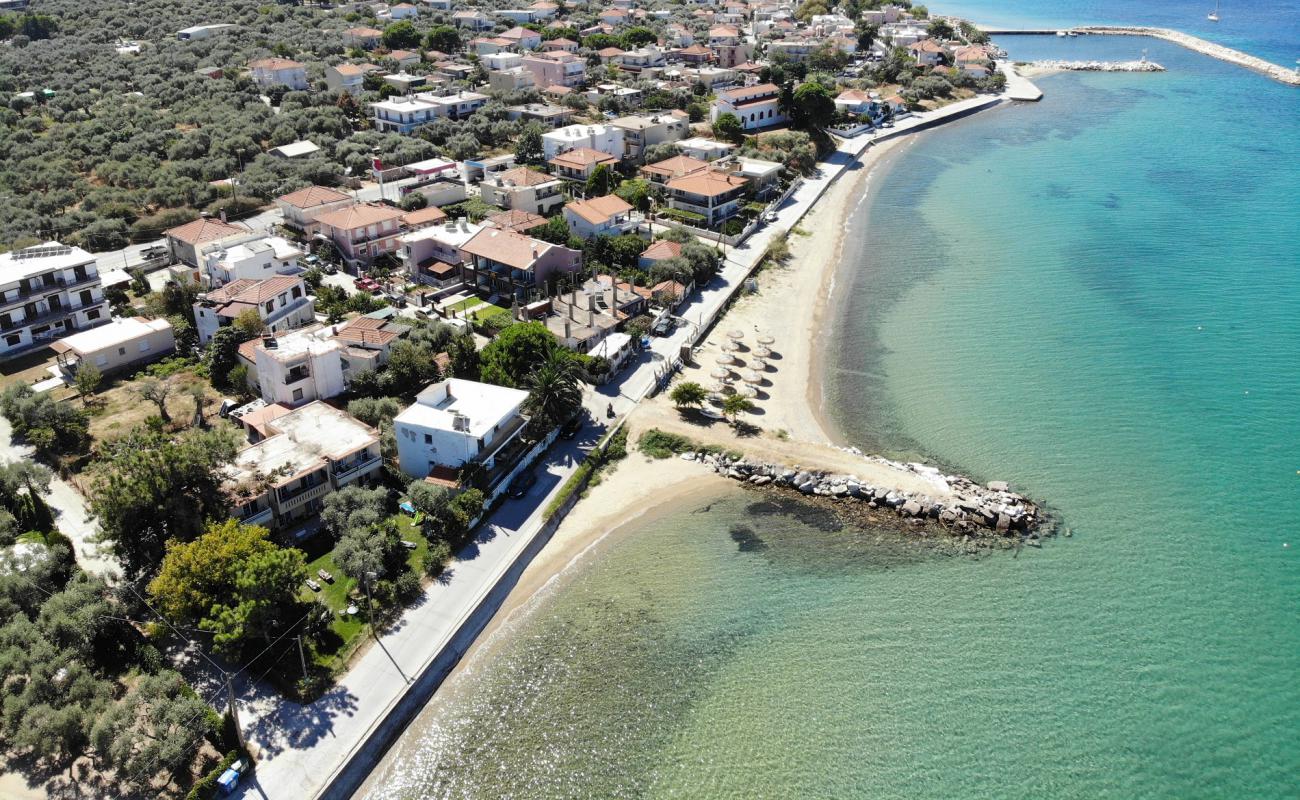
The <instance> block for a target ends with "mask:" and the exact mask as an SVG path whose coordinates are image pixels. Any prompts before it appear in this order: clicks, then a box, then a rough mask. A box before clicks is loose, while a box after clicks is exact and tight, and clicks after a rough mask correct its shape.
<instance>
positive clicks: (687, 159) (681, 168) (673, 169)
mask: <svg viewBox="0 0 1300 800" xmlns="http://www.w3.org/2000/svg"><path fill="white" fill-rule="evenodd" d="M708 166H709V164H708V162H707V161H701V160H700V159H698V158H692V157H691V156H673V157H672V158H665V159H664V160H663V161H656V162H655V163H653V164H646V165H645V166H644V167H641V169H639V170H637V172H638V173H640V175H641V177H643V178H645V179H646V180H648V181H650V182H651V183H653V184H656V185H658V186H667V185H668V181H670V180H672V179H673V178H680V177H681V176H683V175H687V174H690V173H692V172H696V171H698V170H702V169H705V168H706V167H708Z"/></svg>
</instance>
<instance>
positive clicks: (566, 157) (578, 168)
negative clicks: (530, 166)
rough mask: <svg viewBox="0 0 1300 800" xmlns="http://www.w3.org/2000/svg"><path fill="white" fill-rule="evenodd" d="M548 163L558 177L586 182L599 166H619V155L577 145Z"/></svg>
mask: <svg viewBox="0 0 1300 800" xmlns="http://www.w3.org/2000/svg"><path fill="white" fill-rule="evenodd" d="M546 163H547V164H549V165H550V166H551V168H552V169H553V170H555V176H556V177H558V178H563V179H564V180H566V181H575V182H577V183H586V182H587V180H588V179H589V178H590V177H591V176H592V175H593V174H594V173H595V172H596V170H597V169H598V168H599V167H602V166H603V167H607V168H609V169H613V168H614V167H616V166H618V157H616V156H612V155H610V154H609V153H602V152H601V151H599V150H592V149H591V148H590V147H577V148H574V149H573V150H565V151H564V152H563V153H560V154H559V155H557V156H556V157H555V158H552V159H551V160H550V161H547V162H546Z"/></svg>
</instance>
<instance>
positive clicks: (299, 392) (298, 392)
mask: <svg viewBox="0 0 1300 800" xmlns="http://www.w3.org/2000/svg"><path fill="white" fill-rule="evenodd" d="M293 399H294V402H297V401H299V400H301V399H302V389H294V390H293Z"/></svg>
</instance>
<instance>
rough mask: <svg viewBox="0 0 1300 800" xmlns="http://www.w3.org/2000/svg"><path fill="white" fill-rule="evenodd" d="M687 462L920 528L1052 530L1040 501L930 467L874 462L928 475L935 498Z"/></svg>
mask: <svg viewBox="0 0 1300 800" xmlns="http://www.w3.org/2000/svg"><path fill="white" fill-rule="evenodd" d="M680 457H681V459H682V460H684V461H693V462H697V463H699V464H702V465H703V466H705V467H706V468H708V469H711V470H713V471H714V472H716V473H717V474H719V475H722V476H724V477H727V478H731V479H732V480H735V481H740V482H742V483H745V484H748V485H750V486H755V487H768V488H772V489H785V490H788V491H793V492H798V493H800V494H802V495H806V496H809V497H814V498H828V499H831V500H839V501H846V502H850V503H852V502H856V503H861V504H864V505H865V506H866V507H868V508H871V509H880V510H882V511H887V512H889V513H891V514H893V515H894V516H896V517H898V518H900V519H903V520H909V521H913V522H914V523H916V524H926V523H932V524H937V525H939V526H941V527H942V528H944V529H946V530H948V531H950V532H951V533H952V534H953V535H955V536H969V537H972V538H986V539H987V538H994V539H1003V540H1006V541H1008V542H1014V541H1016V540H1024V539H1028V540H1030V541H1037V539H1038V538H1039V536H1040V535H1042V534H1043V533H1045V532H1046V531H1047V530H1048V529H1049V520H1048V517H1047V515H1046V514H1045V513H1044V512H1043V511H1042V510H1041V509H1040V508H1039V507H1038V506H1037V505H1035V504H1034V503H1032V502H1030V501H1029V500H1027V499H1025V498H1024V497H1022V496H1021V495H1019V494H1017V493H1015V492H1013V491H1011V489H1010V487H1009V486H1008V485H1007V484H1006V483H1005V482H1002V481H990V482H989V483H988V484H979V483H976V482H975V481H973V480H971V479H970V478H967V477H965V476H963V475H945V474H943V473H942V472H941V471H940V470H938V469H935V468H934V467H930V466H926V465H924V464H902V463H899V462H894V461H889V460H887V459H882V458H879V457H874V456H864V457H863V458H865V459H867V460H869V461H876V462H879V463H885V464H889V465H891V466H893V467H895V468H898V469H904V470H907V471H909V472H912V473H915V474H917V475H919V476H921V477H924V478H925V479H927V480H928V481H929V482H931V483H932V485H933V486H934V492H933V494H924V493H920V492H900V491H897V490H895V489H891V488H888V487H882V486H873V485H871V484H870V483H867V482H866V481H863V480H860V479H859V478H858V477H857V476H854V475H847V474H833V473H829V472H825V471H822V470H816V469H807V468H803V467H799V466H794V467H788V466H785V465H781V464H769V463H763V462H760V461H754V460H750V459H747V458H745V457H744V456H741V457H739V458H737V457H733V456H728V455H726V454H715V453H707V452H703V451H700V452H693V453H683V454H682V455H681V456H680Z"/></svg>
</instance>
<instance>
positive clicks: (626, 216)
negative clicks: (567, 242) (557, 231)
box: [564, 194, 644, 239]
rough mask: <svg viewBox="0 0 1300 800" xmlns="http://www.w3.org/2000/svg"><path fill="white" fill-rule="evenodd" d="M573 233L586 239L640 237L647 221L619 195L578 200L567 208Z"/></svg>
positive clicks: (570, 228)
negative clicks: (631, 235) (637, 234)
mask: <svg viewBox="0 0 1300 800" xmlns="http://www.w3.org/2000/svg"><path fill="white" fill-rule="evenodd" d="M564 221H565V223H566V224H568V226H569V230H571V231H573V233H575V234H576V235H578V236H581V237H582V238H584V239H590V238H591V237H593V236H620V235H622V234H625V233H636V232H637V230H638V229H639V228H640V226H641V223H642V222H643V221H644V218H643V217H642V216H641V215H640V214H638V213H636V210H635V209H633V208H632V206H630V205H628V203H627V202H626V201H624V200H623V198H621V197H619V196H618V195H613V194H607V195H605V196H604V197H593V198H591V199H589V200H574V201H573V202H571V203H567V204H565V206H564Z"/></svg>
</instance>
